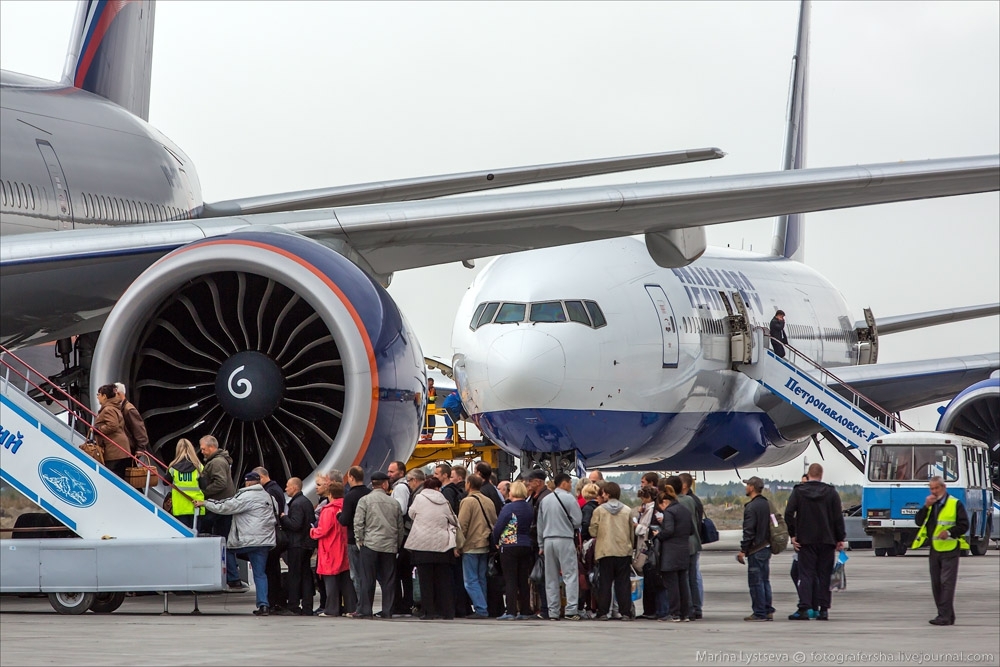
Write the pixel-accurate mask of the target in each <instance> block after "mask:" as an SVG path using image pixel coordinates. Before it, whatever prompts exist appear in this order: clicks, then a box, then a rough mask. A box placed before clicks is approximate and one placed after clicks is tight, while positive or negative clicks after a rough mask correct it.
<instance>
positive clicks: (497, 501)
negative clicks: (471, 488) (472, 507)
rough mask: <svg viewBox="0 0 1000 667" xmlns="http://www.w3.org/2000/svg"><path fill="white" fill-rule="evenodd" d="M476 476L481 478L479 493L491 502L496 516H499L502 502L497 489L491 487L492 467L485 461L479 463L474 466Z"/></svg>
mask: <svg viewBox="0 0 1000 667" xmlns="http://www.w3.org/2000/svg"><path fill="white" fill-rule="evenodd" d="M476 474H477V475H479V476H480V477H482V478H483V488H482V489H480V491H479V492H480V493H481V494H483V495H484V496H486V497H487V498H489V499H490V500H492V501H493V507H494V508H496V511H497V516H500V510H502V509H503V500H502V499H501V498H500V492H499V491H497V487H495V486H493V466H491V465H490V464H489V463H487V462H486V461H480V462H479V463H477V464H476Z"/></svg>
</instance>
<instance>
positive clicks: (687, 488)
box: [678, 472, 705, 621]
mask: <svg viewBox="0 0 1000 667" xmlns="http://www.w3.org/2000/svg"><path fill="white" fill-rule="evenodd" d="M678 477H680V478H681V484H682V485H683V487H682V491H681V493H682V494H683V495H685V496H689V497H690V498H691V499H692V500H694V504H695V507H696V508H697V510H698V513H697V515H696V516H695V532H696V533H697V534H698V554H697V555H696V556H695V559H694V569H693V570H688V579H689V581H690V586H691V606H692V608H693V610H694V613H693V615H692V617H691V618H693V619H694V620H696V621H698V620H701V618H702V605H703V604H704V602H705V582H704V581H702V578H701V551H702V549H703V547H702V539H703V538H704V536H703V534H702V527H703V526H704V524H705V505H704V504H703V503H702V502H701V498H699V497H698V496H696V495H695V493H694V478H693V477H692V476H691V474H690V473H686V472H682V473H681V474H680V475H678Z"/></svg>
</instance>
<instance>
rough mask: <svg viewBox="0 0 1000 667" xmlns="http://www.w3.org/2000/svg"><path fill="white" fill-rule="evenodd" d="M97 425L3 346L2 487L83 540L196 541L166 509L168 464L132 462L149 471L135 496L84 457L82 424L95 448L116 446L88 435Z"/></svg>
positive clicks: (0, 353) (122, 482) (0, 386)
mask: <svg viewBox="0 0 1000 667" xmlns="http://www.w3.org/2000/svg"><path fill="white" fill-rule="evenodd" d="M29 393H30V394H33V395H35V396H42V397H44V399H45V401H46V402H49V401H51V404H52V405H53V406H54V407H56V408H57V409H61V410H62V413H61V414H60V415H58V416H57V415H56V414H54V413H53V411H52V410H50V409H47V408H46V407H45V406H44V405H42V404H41V403H39V402H38V401H36V400H35V399H33V398H31V396H29ZM94 419H96V415H95V414H94V413H93V412H91V410H90V409H89V408H87V407H86V406H85V405H83V404H82V403H80V402H79V401H77V400H76V399H74V398H73V397H72V396H70V394H68V393H67V392H66V391H64V390H62V389H61V388H59V387H56V386H53V385H52V384H51V383H49V381H48V378H46V377H45V376H44V375H42V374H40V373H38V372H37V371H35V370H34V369H33V368H31V367H30V366H28V365H27V364H26V363H24V362H23V361H22V360H21V359H19V358H18V357H17V356H15V355H14V354H13V353H11V352H10V351H8V350H7V349H6V348H4V347H3V346H0V479H2V480H3V481H4V482H6V483H7V484H9V485H10V486H12V487H14V488H15V489H17V490H18V491H19V492H20V493H22V494H23V495H24V496H26V497H27V498H28V499H29V500H31V501H32V502H33V503H35V504H36V505H38V506H40V507H41V508H42V509H44V510H45V511H46V512H48V513H49V514H51V515H52V516H54V517H55V518H56V519H58V520H59V521H61V522H62V523H63V524H65V525H66V527H67V528H69V529H70V530H72V531H73V532H74V533H76V534H77V535H79V536H80V537H82V538H84V539H85V540H102V539H103V540H107V539H124V540H148V539H162V538H187V537H194V536H195V533H194V531H192V530H191V529H189V528H187V527H186V526H185V525H184V524H182V523H180V522H179V521H177V519H175V518H174V517H173V516H172V515H171V514H170V512H167V511H165V510H164V509H163V508H162V507H161V500H162V497H163V496H162V493H163V492H164V491H167V492H169V491H168V489H169V487H170V480H168V479H167V478H165V477H163V474H162V473H161V471H165V470H166V468H167V466H166V465H165V464H164V463H163V462H162V461H158V460H157V459H156V458H155V457H153V456H152V455H148V457H147V455H142V458H143V460H142V461H140V460H139V459H137V458H136V457H135V456H132V455H131V454H129V456H130V457H131V458H132V460H133V462H132V464H131V465H132V466H136V467H138V466H141V465H143V464H145V465H147V466H149V467H150V470H149V473H148V475H147V481H146V484H145V488H143V489H136V488H134V487H132V486H131V485H129V484H128V483H126V482H125V480H123V479H121V478H120V477H118V476H117V475H115V474H114V473H113V472H111V471H110V470H109V469H108V468H106V467H105V466H103V465H101V464H100V463H98V462H97V461H96V460H95V459H93V458H92V457H90V456H89V455H87V454H86V453H85V452H83V451H82V450H81V449H80V445H82V444H84V442H85V441H86V438H85V436H84V435H83V434H82V433H80V432H79V430H78V429H77V428H76V426H77V425H78V424H82V425H86V426H87V427H88V428H85V429H84V430H85V431H88V432H92V434H93V435H92V437H93V438H94V439H95V440H97V439H103V440H104V442H105V445H106V446H108V447H110V446H114V447H117V446H118V445H116V444H115V443H114V442H113V441H111V440H110V439H107V438H106V436H104V435H103V434H102V433H100V432H99V431H97V430H91V429H89V425H90V424H92V423H93V420H94ZM150 464H152V465H150ZM157 466H159V468H157ZM154 482H157V483H156V484H154ZM151 487H153V488H151Z"/></svg>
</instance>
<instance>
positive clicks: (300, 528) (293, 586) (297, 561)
mask: <svg viewBox="0 0 1000 667" xmlns="http://www.w3.org/2000/svg"><path fill="white" fill-rule="evenodd" d="M285 493H286V494H288V497H289V501H288V508H287V509H286V511H285V512H284V513H282V514H281V515H280V516H281V527H282V528H283V529H284V530H285V534H286V535H287V536H288V549H287V550H286V551H285V563H287V564H288V604H287V606H286V607H285V609H283V610H282V611H281V613H282V615H284V616H312V613H313V607H312V605H313V579H312V569H311V568H310V566H309V561H310V560H311V559H312V553H313V540H312V538H311V537H309V532H310V530H311V529H312V524H313V520H314V519H315V516H316V515H315V514H314V512H313V504H312V502H311V501H310V500H309V499H308V498H306V497H305V495H303V494H302V480H301V479H299V478H298V477H292V478H290V479H289V480H288V483H287V484H285Z"/></svg>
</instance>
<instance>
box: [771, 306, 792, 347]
mask: <svg viewBox="0 0 1000 667" xmlns="http://www.w3.org/2000/svg"><path fill="white" fill-rule="evenodd" d="M770 333H771V349H773V350H774V353H775V354H776V355H778V356H779V357H781V358H782V359H784V357H785V345H788V334H786V333H785V311H783V310H779V311H777V312H776V313H775V314H774V318H772V319H771V327H770ZM782 343H784V344H785V345H782Z"/></svg>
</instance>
